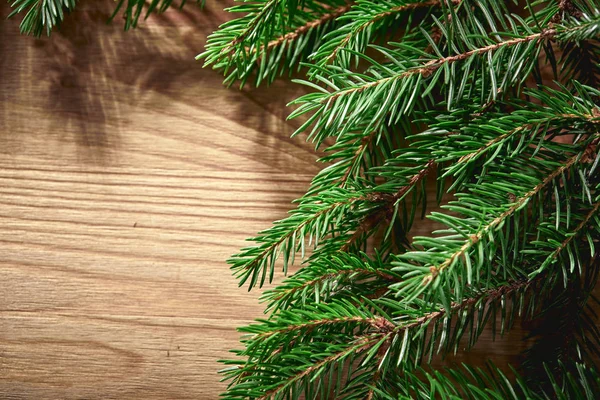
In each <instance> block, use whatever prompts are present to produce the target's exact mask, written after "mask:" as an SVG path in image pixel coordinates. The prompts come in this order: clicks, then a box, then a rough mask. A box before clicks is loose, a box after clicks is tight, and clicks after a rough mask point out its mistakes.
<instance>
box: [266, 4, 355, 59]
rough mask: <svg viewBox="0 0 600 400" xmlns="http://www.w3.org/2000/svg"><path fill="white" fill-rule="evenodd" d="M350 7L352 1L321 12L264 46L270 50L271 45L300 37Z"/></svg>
mask: <svg viewBox="0 0 600 400" xmlns="http://www.w3.org/2000/svg"><path fill="white" fill-rule="evenodd" d="M350 8H352V3H350V4H346V5H344V6H340V7H338V8H336V9H333V10H332V11H331V12H329V13H327V14H323V15H321V16H320V17H319V18H317V19H315V20H313V21H308V22H306V23H305V24H304V25H301V26H299V27H297V28H296V29H294V30H293V31H291V32H287V33H286V34H284V35H281V36H279V37H278V38H276V39H273V40H271V41H270V42H269V43H268V44H267V46H266V48H267V49H268V50H271V49H272V48H273V47H277V46H280V45H282V44H283V43H284V42H289V41H292V40H297V39H298V38H299V37H301V36H302V35H304V34H306V33H307V32H309V31H310V30H311V29H314V28H316V27H318V26H322V25H324V24H325V23H327V22H330V21H331V20H335V19H336V18H338V17H339V16H341V15H343V14H345V13H347V12H348V11H349V10H350ZM264 49H265V47H264V46H263V47H261V49H260V50H264Z"/></svg>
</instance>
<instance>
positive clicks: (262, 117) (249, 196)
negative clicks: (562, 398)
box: [0, 1, 519, 399]
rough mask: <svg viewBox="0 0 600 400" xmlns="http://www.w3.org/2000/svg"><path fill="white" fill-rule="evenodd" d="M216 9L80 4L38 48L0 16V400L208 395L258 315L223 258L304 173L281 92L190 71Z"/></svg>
mask: <svg viewBox="0 0 600 400" xmlns="http://www.w3.org/2000/svg"><path fill="white" fill-rule="evenodd" d="M226 5H227V4H225V3H222V2H219V3H210V2H209V4H208V5H207V8H206V9H205V10H204V11H200V10H198V9H196V8H195V7H194V6H193V4H189V5H188V6H186V8H185V9H184V11H183V12H178V11H176V10H170V11H169V12H167V13H166V14H164V15H162V16H159V17H156V16H153V17H151V18H150V19H149V20H148V21H146V22H145V23H142V24H141V27H140V28H139V29H137V30H135V31H131V32H127V33H124V32H123V31H122V25H121V21H117V22H115V23H114V24H113V25H106V23H105V22H106V19H107V17H108V15H109V14H110V11H111V10H112V7H113V4H112V2H110V1H108V2H104V3H100V5H99V4H97V3H81V4H80V5H79V6H78V7H77V11H76V12H75V13H74V14H73V15H72V16H71V17H70V18H69V19H67V21H66V23H65V24H64V25H63V28H62V31H61V32H60V33H55V34H53V35H52V37H51V38H50V39H48V38H43V39H39V40H36V39H33V38H31V37H23V36H20V35H19V33H18V23H17V22H16V21H8V22H7V21H5V19H6V16H7V15H8V12H9V10H8V7H7V6H6V3H5V2H4V3H3V4H2V5H1V6H0V7H1V10H2V11H1V13H0V34H1V35H2V37H1V39H0V71H1V72H0V153H1V154H0V398H1V399H60V398H72V399H74V398H86V399H91V398H102V399H106V398H140V399H151V398H155V399H167V398H170V399H185V398H196V399H214V398H217V395H218V393H219V392H221V391H222V390H223V389H224V384H223V383H219V376H218V374H217V372H216V371H217V370H218V369H219V368H220V365H219V363H218V362H217V360H218V359H219V358H223V357H226V356H227V354H228V353H227V350H228V349H231V348H236V347H238V339H239V335H238V333H237V332H236V331H235V327H236V326H240V325H243V324H246V323H248V322H249V321H251V320H252V319H254V318H256V317H259V316H260V315H261V312H262V307H261V306H260V304H259V303H258V302H257V298H258V292H251V293H248V292H247V291H246V290H244V289H238V287H237V282H236V281H235V279H234V278H232V277H231V275H230V271H229V269H228V266H227V264H226V263H225V260H226V258H227V257H228V256H229V255H231V254H232V253H234V252H236V251H237V250H238V249H239V248H240V247H242V246H243V245H244V239H245V238H246V237H248V236H251V235H253V234H254V233H256V232H257V231H258V230H260V229H263V228H266V227H268V226H270V223H271V222H272V221H273V220H275V219H278V218H281V217H283V216H284V215H285V213H286V211H287V210H288V209H289V208H290V207H291V205H290V202H291V201H292V200H293V199H294V198H296V197H298V196H300V195H301V194H302V191H303V190H304V189H306V187H307V185H308V182H309V180H310V178H311V177H312V176H313V175H314V173H315V172H316V171H317V170H318V165H317V164H316V163H315V158H316V157H315V153H314V151H313V149H312V147H311V146H309V145H307V144H305V143H304V142H303V141H302V139H300V138H298V139H289V136H290V134H291V132H292V131H293V128H294V126H293V123H290V122H286V121H285V117H286V116H287V113H288V110H286V109H285V108H284V104H285V103H286V102H287V101H289V100H291V99H292V98H294V97H295V96H296V95H297V94H298V89H297V88H296V86H294V85H292V84H290V83H289V82H284V81H280V82H277V83H276V84H275V88H274V89H271V90H267V89H265V88H261V89H257V90H245V91H238V90H236V89H227V88H225V87H223V86H222V85H221V79H222V78H221V76H220V75H219V74H217V73H216V72H214V71H211V70H208V69H202V68H201V64H200V63H199V62H196V61H195V60H194V56H195V55H196V54H197V53H199V52H200V51H201V50H202V49H203V46H204V41H205V38H206V35H207V33H209V32H211V31H212V30H214V29H215V28H216V27H217V26H218V25H219V23H220V22H222V21H224V20H225V18H226V15H225V14H224V13H223V12H221V11H220V10H221V9H222V8H223V7H224V6H226ZM274 94H276V95H274ZM514 347H515V343H514V342H512V343H511V341H510V340H507V341H503V343H499V344H497V345H496V347H495V348H494V352H496V353H497V354H505V353H506V352H508V349H510V348H514ZM517 347H519V346H518V345H517ZM478 348H480V349H482V350H480V351H479V352H478V351H477V349H476V351H475V352H473V353H471V355H470V356H469V357H471V358H474V359H478V358H481V354H482V352H486V351H488V352H489V350H490V345H489V338H487V339H485V338H484V340H483V344H482V345H481V346H478ZM513 353H514V352H513Z"/></svg>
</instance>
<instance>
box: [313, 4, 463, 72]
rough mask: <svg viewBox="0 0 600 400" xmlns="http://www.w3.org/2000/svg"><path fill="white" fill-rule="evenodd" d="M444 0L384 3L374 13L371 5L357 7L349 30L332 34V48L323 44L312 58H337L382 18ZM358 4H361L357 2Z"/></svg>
mask: <svg viewBox="0 0 600 400" xmlns="http://www.w3.org/2000/svg"><path fill="white" fill-rule="evenodd" d="M442 1H444V0H427V1H417V2H408V3H405V4H400V5H392V4H393V3H384V4H383V6H384V7H386V6H387V7H389V8H387V9H385V11H380V10H377V11H375V13H373V14H370V13H369V12H370V11H371V10H373V8H371V7H363V8H362V9H361V8H358V9H357V10H356V11H355V12H353V13H350V14H348V16H347V19H352V20H353V21H355V22H352V23H350V24H348V25H346V27H347V28H346V30H348V31H349V32H348V33H347V34H345V35H344V36H343V37H342V38H339V37H336V36H334V38H333V39H332V40H331V42H334V41H335V42H337V43H335V42H334V43H331V44H335V46H334V47H333V50H331V49H330V47H331V44H325V45H323V46H322V49H319V51H318V52H317V54H316V55H315V56H313V57H312V58H313V59H316V60H317V62H318V64H319V65H323V64H328V63H331V62H333V61H334V60H337V58H338V54H339V53H340V52H343V51H344V50H345V49H346V48H348V46H349V44H350V43H351V42H352V41H357V38H359V37H360V35H361V34H362V33H363V32H364V31H365V30H368V29H370V28H371V27H372V26H373V25H375V24H376V23H378V22H379V21H381V20H382V19H386V18H389V17H394V18H395V16H396V15H397V14H401V13H404V12H410V11H414V10H417V9H419V8H432V7H440V5H441V2H442ZM460 2H461V0H451V3H452V4H455V5H456V4H460ZM359 4H360V5H362V4H361V3H360V2H359ZM364 47H366V43H364V42H363V43H362V45H361V47H360V48H357V49H355V50H359V49H364ZM325 50H327V52H328V53H329V54H328V55H327V56H325V57H324V58H322V60H319V53H325Z"/></svg>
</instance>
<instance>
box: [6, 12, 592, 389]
mask: <svg viewBox="0 0 600 400" xmlns="http://www.w3.org/2000/svg"><path fill="white" fill-rule="evenodd" d="M142 4H143V3H140V2H139V1H138V0H130V1H128V2H127V3H125V0H120V1H119V3H118V8H119V7H125V8H126V16H127V22H126V28H128V27H130V26H135V24H136V23H137V20H138V18H139V16H140V15H141V9H142V8H141V5H142ZM169 5H170V0H152V1H151V3H150V7H149V9H148V12H151V11H153V10H158V11H163V10H164V9H165V8H166V7H168V6H169ZM13 6H14V7H15V13H18V12H22V11H25V10H28V11H27V14H26V16H25V18H24V20H23V23H22V25H21V29H22V31H23V32H26V33H33V34H36V35H39V34H40V33H41V32H42V30H43V28H44V27H46V28H47V29H48V31H49V30H50V28H52V26H53V25H56V24H57V23H58V22H60V20H62V11H61V10H62V9H63V7H64V8H65V9H68V10H71V9H72V8H73V7H74V6H75V2H74V1H72V0H68V1H66V0H65V2H61V1H56V0H43V1H41V0H16V1H15V3H13ZM230 11H231V12H233V13H241V14H243V15H242V16H241V17H239V18H237V19H233V20H231V21H229V22H227V23H225V24H223V25H222V27H221V28H220V29H219V30H218V31H217V32H215V33H214V34H212V35H211V36H210V37H209V39H208V42H207V48H206V51H205V52H204V53H203V54H201V55H200V56H198V58H202V59H204V60H205V63H206V65H210V66H212V67H213V68H215V69H217V70H220V71H222V72H223V74H224V76H225V82H226V83H227V84H233V83H236V82H239V84H240V85H241V86H243V85H245V84H248V83H249V82H253V83H254V84H255V85H260V84H268V83H270V82H272V81H273V80H274V79H276V78H278V77H279V76H281V75H282V74H287V73H298V71H300V73H303V74H304V75H305V78H304V79H299V80H296V82H298V83H300V84H303V85H305V86H306V88H307V94H305V95H303V96H301V97H299V98H298V99H296V100H294V101H292V102H291V105H292V106H294V107H295V108H294V110H293V111H292V112H291V114H290V118H298V119H299V120H300V121H301V124H300V128H299V129H298V130H297V132H296V133H295V134H297V135H304V136H305V137H306V139H307V140H309V141H311V142H313V143H314V144H315V146H316V147H318V148H321V147H324V148H325V149H324V150H325V152H326V156H325V157H323V158H322V159H321V161H322V162H323V163H326V167H325V168H323V170H322V171H321V172H320V173H318V174H317V175H316V176H315V178H314V179H313V181H312V183H311V185H310V188H309V189H308V190H307V193H306V194H305V195H304V196H303V197H301V198H300V199H298V200H297V207H296V208H295V209H294V210H292V211H290V213H289V216H288V217H287V218H285V219H283V220H280V221H276V222H275V223H274V225H273V226H272V227H271V228H268V229H266V230H264V231H262V232H260V233H259V235H258V236H257V237H255V238H253V241H254V244H253V245H251V246H249V247H247V248H244V249H242V250H241V252H240V253H238V254H236V255H234V256H233V257H232V258H231V259H230V260H229V262H230V264H231V266H232V270H233V272H234V274H235V276H236V277H237V278H239V281H240V286H242V285H245V286H246V287H248V289H249V290H250V289H252V288H256V287H263V286H265V285H267V284H270V283H272V282H273V281H274V280H275V279H276V275H279V276H286V275H288V271H289V270H290V266H292V265H293V264H299V267H298V268H296V269H295V271H296V272H294V273H293V274H291V276H287V277H286V278H285V279H284V280H283V282H282V283H280V284H278V285H276V286H275V287H271V288H269V289H268V290H266V291H265V292H264V293H263V295H262V300H263V301H264V302H265V303H266V313H267V315H266V317H265V318H264V319H261V320H257V321H256V323H254V324H251V325H250V326H247V327H243V328H241V329H240V331H241V332H243V333H244V334H245V336H244V338H243V339H242V345H243V348H242V349H241V350H237V351H235V352H234V353H235V355H236V357H235V359H233V360H226V361H223V362H224V363H225V364H226V365H227V368H226V369H225V370H224V371H223V373H224V376H225V378H224V379H225V380H227V381H228V382H229V387H228V389H227V391H226V393H224V394H223V397H224V398H225V399H231V400H233V399H261V400H264V399H299V398H306V399H316V398H320V399H326V398H332V399H333V398H340V399H369V400H372V399H407V398H416V399H434V398H436V399H437V398H442V399H521V398H529V399H552V398H558V399H580V398H581V399H595V398H597V397H598V393H600V376H599V375H598V366H597V365H596V363H597V361H598V359H599V357H600V329H599V328H598V327H597V326H596V322H595V315H594V312H593V308H592V307H591V305H592V303H593V302H594V301H596V300H595V298H594V296H593V293H592V292H593V289H594V286H595V284H596V282H597V280H598V276H599V268H600V172H599V171H600V153H599V152H598V146H599V144H600V90H598V88H597V87H596V86H597V82H598V77H599V76H600V75H599V73H600V65H599V62H600V42H599V40H598V39H599V38H600V1H599V0H535V1H529V0H521V1H519V0H515V1H513V2H503V1H498V0H356V1H351V0H326V1H316V0H300V1H298V0H250V1H244V2H242V3H240V4H239V5H237V6H235V7H232V8H231V9H230ZM431 188H435V190H434V191H433V193H435V196H434V197H435V199H429V197H431V190H430V189H431ZM432 201H435V202H436V203H437V204H438V205H440V206H441V211H440V210H438V211H434V210H431V209H428V203H431V202H432ZM422 218H428V219H429V220H431V221H433V223H434V224H435V226H437V227H438V228H437V230H435V231H434V232H432V233H431V234H430V235H427V236H415V235H414V233H413V231H412V227H413V225H415V224H417V223H419V220H420V219H422ZM280 270H282V272H283V273H282V274H281V273H279V271H280ZM517 320H520V321H526V322H527V323H529V324H533V328H532V330H531V338H532V339H533V340H534V344H533V345H532V346H531V348H529V349H528V350H527V351H526V352H525V353H524V354H523V358H524V362H523V363H522V365H518V366H495V365H494V364H492V363H489V364H488V366H487V368H486V369H480V368H476V367H475V366H469V365H464V366H462V367H460V368H453V369H445V370H436V369H435V368H434V367H433V365H432V360H433V358H434V357H437V356H438V355H440V356H445V355H448V354H453V353H457V352H459V351H468V350H469V349H470V348H471V347H473V346H474V345H475V344H476V343H477V340H478V338H479V337H480V336H481V334H482V333H483V332H484V331H485V330H489V331H491V332H492V334H493V335H494V336H496V335H502V334H504V333H505V332H506V331H508V330H510V329H511V328H512V326H513V325H514V323H515V322H516V321H517ZM507 371H510V372H507Z"/></svg>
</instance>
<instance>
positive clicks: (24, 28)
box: [8, 0, 204, 37]
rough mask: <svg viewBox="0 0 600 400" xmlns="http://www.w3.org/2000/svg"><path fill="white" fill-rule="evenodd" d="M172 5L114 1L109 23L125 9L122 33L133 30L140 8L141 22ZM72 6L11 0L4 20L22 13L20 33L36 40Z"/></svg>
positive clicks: (70, 2) (154, 0)
mask: <svg viewBox="0 0 600 400" xmlns="http://www.w3.org/2000/svg"><path fill="white" fill-rule="evenodd" d="M172 2H173V0H150V2H149V3H148V4H146V1H145V0H118V1H116V3H117V5H116V9H115V11H114V12H113V14H112V15H111V17H110V18H109V21H112V20H113V19H114V17H115V16H116V15H117V14H118V12H119V11H120V10H121V8H123V7H125V12H124V19H125V30H128V29H130V28H135V27H136V26H137V23H138V20H139V19H140V17H141V15H142V11H143V9H144V8H146V7H147V11H146V13H145V15H144V19H146V18H148V16H149V15H150V14H151V13H153V12H156V13H163V12H165V11H166V10H167V9H168V8H169V7H171V5H172ZM185 3H186V0H182V1H181V5H180V6H179V8H182V7H183V6H184V5H185ZM196 3H197V4H199V5H201V6H203V5H204V0H196ZM76 5H77V0H14V1H13V2H12V4H11V7H12V8H13V11H12V12H11V13H10V14H9V16H8V18H12V17H14V16H16V15H17V14H20V13H23V12H26V13H25V16H24V17H23V20H22V21H21V24H20V25H19V29H20V30H21V33H22V34H26V35H33V36H36V37H39V36H41V35H42V33H43V32H44V28H45V30H46V34H47V35H48V36H50V33H51V32H52V29H53V28H54V27H58V26H60V23H61V22H62V21H63V19H64V17H65V11H66V13H70V12H72V11H73V10H74V8H75V6H76Z"/></svg>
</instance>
